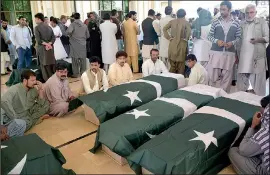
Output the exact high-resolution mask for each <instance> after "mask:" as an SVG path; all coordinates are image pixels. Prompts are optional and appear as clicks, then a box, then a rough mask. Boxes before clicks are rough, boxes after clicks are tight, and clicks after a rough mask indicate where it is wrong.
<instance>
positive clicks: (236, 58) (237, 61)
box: [235, 55, 239, 64]
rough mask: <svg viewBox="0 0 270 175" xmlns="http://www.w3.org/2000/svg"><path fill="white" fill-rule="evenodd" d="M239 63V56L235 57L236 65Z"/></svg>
mask: <svg viewBox="0 0 270 175" xmlns="http://www.w3.org/2000/svg"><path fill="white" fill-rule="evenodd" d="M238 63H239V58H238V56H237V55H235V64H238Z"/></svg>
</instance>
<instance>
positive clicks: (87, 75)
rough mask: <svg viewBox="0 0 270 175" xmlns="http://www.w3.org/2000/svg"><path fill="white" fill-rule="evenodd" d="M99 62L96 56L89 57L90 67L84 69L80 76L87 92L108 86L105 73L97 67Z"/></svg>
mask: <svg viewBox="0 0 270 175" xmlns="http://www.w3.org/2000/svg"><path fill="white" fill-rule="evenodd" d="M100 62H101V61H100V59H99V58H98V57H96V56H93V57H91V58H90V69H88V70H86V71H85V72H84V73H83V74H82V76H81V79H82V83H83V88H84V91H85V92H86V93H87V94H90V93H93V92H96V91H99V90H103V89H105V90H107V89H108V88H109V83H108V80H107V75H106V73H105V71H104V70H103V69H100V68H99V67H100Z"/></svg>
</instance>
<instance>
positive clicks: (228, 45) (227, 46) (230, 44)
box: [224, 42, 233, 49]
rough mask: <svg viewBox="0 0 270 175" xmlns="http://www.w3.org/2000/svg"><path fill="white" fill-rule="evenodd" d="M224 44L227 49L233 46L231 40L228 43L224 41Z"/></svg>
mask: <svg viewBox="0 0 270 175" xmlns="http://www.w3.org/2000/svg"><path fill="white" fill-rule="evenodd" d="M224 46H225V47H226V49H229V48H231V47H232V46H233V43H232V42H228V43H225V44H224Z"/></svg>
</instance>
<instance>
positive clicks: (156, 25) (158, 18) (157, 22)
mask: <svg viewBox="0 0 270 175" xmlns="http://www.w3.org/2000/svg"><path fill="white" fill-rule="evenodd" d="M160 19H161V14H160V13H157V14H156V18H155V20H154V21H153V27H154V29H155V31H156V33H157V35H158V37H160V33H161V30H160V27H159V22H160Z"/></svg>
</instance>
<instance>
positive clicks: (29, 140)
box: [1, 134, 75, 175]
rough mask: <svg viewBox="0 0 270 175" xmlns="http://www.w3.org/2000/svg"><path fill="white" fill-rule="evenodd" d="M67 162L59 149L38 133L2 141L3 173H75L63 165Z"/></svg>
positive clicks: (71, 174) (69, 174)
mask: <svg viewBox="0 0 270 175" xmlns="http://www.w3.org/2000/svg"><path fill="white" fill-rule="evenodd" d="M65 162H66V160H65V158H64V157H63V155H62V154H61V152H60V151H59V150H58V149H56V148H53V147H51V146H50V145H48V144H46V143H45V142H44V141H43V140H42V139H41V138H39V137H38V136H37V135H36V134H29V135H26V136H22V137H15V138H12V139H9V140H7V141H4V142H2V143H1V174H68V175H73V174H75V173H74V172H73V171H72V170H66V169H64V168H63V167H62V165H63V164H64V163H65Z"/></svg>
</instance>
